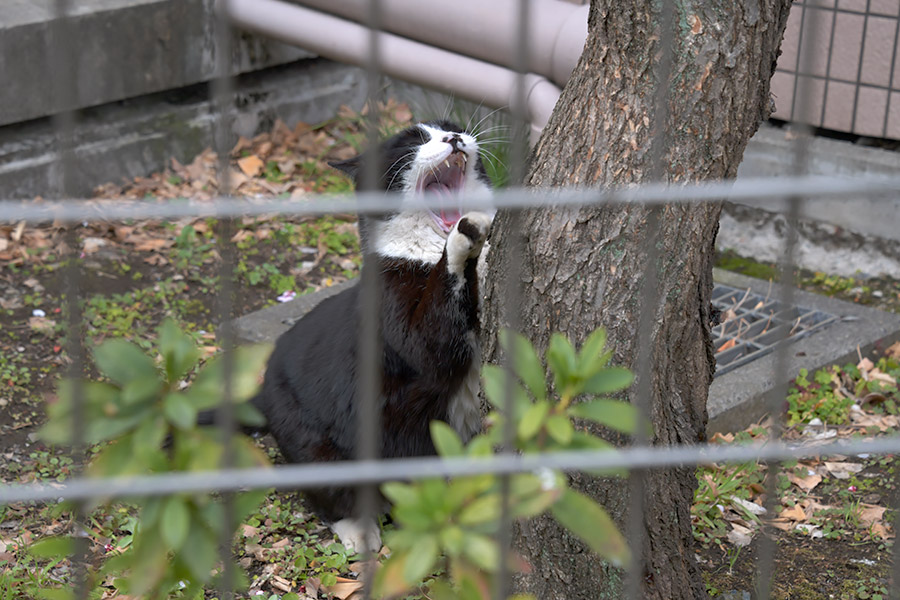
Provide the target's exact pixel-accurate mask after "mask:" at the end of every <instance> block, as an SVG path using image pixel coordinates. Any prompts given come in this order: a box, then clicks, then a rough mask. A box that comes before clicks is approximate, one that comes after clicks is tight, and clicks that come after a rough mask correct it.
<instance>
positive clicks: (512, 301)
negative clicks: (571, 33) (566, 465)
mask: <svg viewBox="0 0 900 600" xmlns="http://www.w3.org/2000/svg"><path fill="white" fill-rule="evenodd" d="M517 8H518V10H517V11H516V15H515V19H516V29H517V31H516V47H515V56H514V57H513V70H514V71H515V74H516V77H515V89H514V91H513V98H512V106H510V114H511V123H510V124H511V129H510V133H511V135H510V153H509V163H510V164H509V166H508V168H509V178H508V181H509V184H510V185H511V186H515V187H517V188H520V189H521V188H522V186H524V184H525V175H526V173H525V171H526V166H527V160H528V153H529V132H530V126H531V125H530V119H529V115H528V110H527V90H526V81H525V77H526V74H527V73H528V70H529V62H530V55H529V48H528V42H529V39H530V38H529V35H528V32H529V30H530V28H531V19H532V15H531V3H530V1H529V0H519V2H518V6H517ZM485 208H487V207H485ZM506 218H508V219H509V227H508V228H507V229H506V231H508V232H509V234H510V235H509V236H508V238H506V239H504V240H503V243H505V244H508V245H509V248H510V250H509V252H508V253H507V254H506V256H507V259H508V263H507V265H506V266H507V269H508V270H507V273H506V277H505V284H506V289H505V290H504V294H503V298H502V300H501V299H500V298H497V297H492V298H491V299H490V300H491V301H492V302H503V303H504V304H505V310H502V311H498V312H497V313H495V314H501V315H504V317H505V319H506V323H504V325H505V326H507V327H509V328H510V329H511V330H513V331H518V330H519V329H520V328H521V325H522V315H521V311H522V257H523V255H524V251H525V243H524V239H523V237H522V233H521V232H522V227H521V223H522V212H521V210H519V209H513V210H511V211H509V212H508V213H507V214H506ZM494 251H495V252H497V251H501V249H500V248H497V249H495V250H494ZM481 279H483V280H484V281H487V279H486V277H484V276H483V275H482V277H481ZM480 293H481V294H482V297H483V296H484V295H483V293H482V292H480ZM484 333H487V332H482V334H484ZM498 333H499V332H498ZM513 357H514V355H513V353H511V352H510V353H507V355H506V356H505V357H504V361H503V366H504V369H505V376H506V378H507V384H506V386H505V389H506V393H505V396H504V398H503V412H504V414H505V415H506V418H505V419H504V428H503V447H502V448H501V449H500V452H501V453H512V452H515V423H514V422H513V419H512V415H513V406H514V399H513V383H512V382H513V381H514V379H515V375H514V374H513V370H514V365H513V360H514V358H513ZM510 496H511V479H510V475H507V474H503V475H501V476H500V516H499V519H500V521H499V523H498V527H497V547H498V552H499V553H500V561H499V568H498V572H497V580H496V589H495V590H494V591H493V593H494V597H495V598H496V599H497V600H505V598H506V597H507V596H509V593H510V589H511V578H512V573H511V572H510V566H509V565H510V563H511V562H512V561H510V552H511V546H512V541H513V523H512V516H511V507H510Z"/></svg>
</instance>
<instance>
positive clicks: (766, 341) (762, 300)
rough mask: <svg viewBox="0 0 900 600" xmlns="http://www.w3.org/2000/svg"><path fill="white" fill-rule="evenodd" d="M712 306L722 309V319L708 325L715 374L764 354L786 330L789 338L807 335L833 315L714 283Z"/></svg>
mask: <svg viewBox="0 0 900 600" xmlns="http://www.w3.org/2000/svg"><path fill="white" fill-rule="evenodd" d="M712 303H713V306H715V307H716V308H718V309H719V310H721V311H722V323H721V324H720V325H716V326H715V327H713V329H712V335H713V345H714V346H715V348H716V376H719V375H724V374H725V373H727V372H729V371H731V370H733V369H736V368H738V367H739V366H741V365H745V364H747V363H748V362H750V361H752V360H756V359H757V358H759V357H761V356H765V355H766V354H768V353H769V352H771V351H772V350H774V349H775V346H776V345H777V344H778V342H779V341H780V340H782V339H784V336H785V333H787V334H788V335H789V336H790V338H791V340H796V339H799V338H801V337H803V336H805V335H808V334H809V333H810V332H811V331H813V330H816V329H820V328H822V327H823V326H824V325H827V324H828V323H832V322H834V321H837V320H838V317H836V316H835V315H832V314H829V313H826V312H822V311H820V310H811V309H808V308H803V307H802V306H786V305H785V304H783V303H781V302H778V301H777V300H772V299H771V298H768V297H766V296H761V295H759V294H754V293H752V292H750V291H749V290H742V289H738V288H733V287H730V286H727V285H722V284H719V283H717V284H715V287H714V288H713V294H712Z"/></svg>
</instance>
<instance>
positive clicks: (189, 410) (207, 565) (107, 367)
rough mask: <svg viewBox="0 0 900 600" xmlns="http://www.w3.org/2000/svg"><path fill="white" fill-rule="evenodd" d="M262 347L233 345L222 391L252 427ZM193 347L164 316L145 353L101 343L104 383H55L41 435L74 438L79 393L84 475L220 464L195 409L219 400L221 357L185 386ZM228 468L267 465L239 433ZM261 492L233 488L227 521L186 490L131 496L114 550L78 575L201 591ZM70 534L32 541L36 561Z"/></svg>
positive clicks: (148, 591)
mask: <svg viewBox="0 0 900 600" xmlns="http://www.w3.org/2000/svg"><path fill="white" fill-rule="evenodd" d="M268 353H269V349H268V348H267V347H266V346H252V347H247V348H238V349H236V350H235V351H234V354H233V357H232V358H233V360H232V361H231V362H232V375H231V394H232V398H233V400H234V402H235V405H234V412H235V417H236V419H237V420H238V421H239V422H241V423H244V424H249V425H254V424H259V423H260V422H261V420H262V416H261V415H260V414H259V413H258V412H257V411H256V410H255V409H254V408H253V407H252V406H251V405H250V404H248V403H246V402H245V401H246V400H247V399H249V398H250V397H251V396H252V395H253V394H254V393H255V391H256V388H257V385H258V383H257V376H258V374H259V371H260V370H261V369H262V367H263V364H264V362H265V360H266V358H267V356H268ZM199 359H200V352H199V350H198V349H197V347H196V345H195V344H194V342H193V341H192V340H191V338H190V337H189V336H188V335H187V334H185V333H184V332H182V331H181V330H180V329H179V328H178V326H177V325H176V324H175V322H174V321H172V320H167V321H165V322H164V323H163V324H162V325H161V326H160V328H159V331H158V343H157V347H156V348H155V352H154V353H153V354H151V355H148V354H146V353H144V351H142V350H141V349H140V348H139V347H138V346H136V345H134V344H132V343H130V342H127V341H125V340H122V339H113V340H109V341H107V342H104V343H103V344H101V345H100V346H99V347H97V349H96V350H95V351H94V364H95V366H96V367H97V370H98V371H99V372H100V373H101V374H102V375H103V376H104V378H105V380H104V381H83V380H79V381H75V380H63V381H61V382H60V385H59V401H58V402H57V403H55V404H53V405H51V406H50V407H49V408H48V416H49V421H48V423H47V425H46V426H45V427H44V428H43V429H42V430H41V437H42V439H43V440H44V441H46V442H49V443H52V444H71V443H73V441H74V440H73V437H72V427H73V423H74V414H73V411H74V404H75V402H74V400H75V395H76V394H80V395H81V397H82V399H83V406H82V414H83V418H82V422H83V423H84V432H83V433H84V435H83V439H82V440H81V441H83V442H85V443H88V444H101V445H102V447H101V448H100V450H99V451H98V452H97V453H96V454H95V455H94V456H93V458H92V459H91V461H90V464H89V465H88V466H87V468H86V475H87V476H92V477H114V476H126V475H143V474H151V473H164V472H173V471H182V472H191V471H208V470H212V469H216V468H219V467H221V466H222V461H223V456H224V451H225V446H224V443H223V441H222V440H221V439H220V435H219V433H218V432H217V431H215V430H212V429H209V428H206V429H204V428H198V427H197V426H196V425H197V414H198V412H199V411H201V410H206V409H211V408H214V407H215V406H217V405H218V404H219V403H220V402H221V399H222V398H223V397H224V396H225V372H224V365H223V357H222V356H219V357H216V358H214V359H213V360H211V361H209V362H208V363H207V364H206V365H204V367H203V368H202V369H199V371H197V372H196V375H195V376H194V378H193V382H192V383H191V385H189V386H187V387H184V386H183V381H184V378H185V377H187V376H188V375H190V374H191V373H193V372H194V371H195V370H196V369H197V364H198V361H199ZM232 448H233V453H232V456H233V465H234V466H235V467H251V466H260V465H267V464H268V460H267V458H266V456H265V455H264V454H263V453H262V452H260V451H259V450H258V449H257V448H256V446H255V445H254V444H253V443H252V442H251V441H250V440H249V439H247V438H246V437H243V436H235V438H234V439H233V440H232ZM264 493H265V492H264V491H255V492H249V493H243V494H236V495H235V496H234V501H233V502H232V506H233V511H232V514H231V518H232V520H231V522H226V519H225V513H224V508H223V506H222V504H221V503H219V502H215V501H214V500H213V498H212V497H211V495H210V494H203V493H190V494H188V493H186V494H176V495H171V496H164V497H163V496H159V497H149V498H133V499H130V500H131V502H132V503H133V504H134V505H135V506H136V508H137V512H138V518H137V519H136V520H135V521H134V525H133V532H132V533H133V535H132V536H131V537H130V538H129V540H128V542H129V543H128V544H127V545H126V547H124V548H122V547H121V546H120V547H119V549H120V550H122V552H121V553H119V554H116V555H115V556H113V557H112V558H109V559H108V560H106V561H105V562H104V563H103V565H102V566H101V567H100V568H99V569H97V570H89V571H88V573H87V575H88V578H89V584H90V585H91V587H93V586H94V585H96V584H97V583H99V582H100V581H102V580H103V579H105V578H107V577H109V576H117V577H118V579H116V580H115V585H116V587H117V588H118V589H119V590H120V591H122V592H123V593H126V594H129V595H132V596H140V597H147V598H165V597H168V595H169V594H170V592H172V591H173V590H180V591H179V594H181V596H182V597H196V596H197V595H198V594H201V595H202V589H203V586H204V585H205V584H206V583H208V582H210V581H211V580H212V578H213V573H214V572H215V566H216V561H217V560H218V558H219V545H220V544H221V542H222V540H223V539H229V538H228V537H226V535H227V536H230V535H231V532H233V530H234V529H235V528H236V526H237V524H238V523H239V522H240V519H243V518H244V517H245V516H246V515H247V514H249V513H250V512H251V511H252V510H253V509H254V508H255V507H256V506H257V505H258V504H259V502H260V500H261V499H262V497H263V496H264ZM76 543H77V542H76V540H75V539H73V538H67V537H56V538H49V539H45V540H41V541H40V542H38V543H36V544H34V545H33V546H32V548H31V550H30V551H31V553H32V554H33V555H34V556H36V557H42V558H52V559H54V560H58V559H59V558H61V557H64V556H66V555H68V554H71V553H72V552H73V550H74V548H75V546H76ZM34 593H35V595H38V596H44V597H48V596H52V597H54V598H69V597H72V594H73V593H74V592H72V591H71V590H69V589H65V588H56V589H51V590H46V589H45V590H36V591H35V592H34Z"/></svg>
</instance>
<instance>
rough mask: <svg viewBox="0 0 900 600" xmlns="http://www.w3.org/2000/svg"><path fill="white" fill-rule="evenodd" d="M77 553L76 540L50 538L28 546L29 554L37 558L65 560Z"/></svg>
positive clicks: (60, 537)
mask: <svg viewBox="0 0 900 600" xmlns="http://www.w3.org/2000/svg"><path fill="white" fill-rule="evenodd" d="M74 552H75V539H74V538H71V537H62V536H59V537H49V538H44V539H42V540H38V541H36V542H34V543H33V544H31V545H30V546H28V553H29V554H30V555H32V556H35V557H37V558H65V557H67V556H70V555H71V554H72V553H74Z"/></svg>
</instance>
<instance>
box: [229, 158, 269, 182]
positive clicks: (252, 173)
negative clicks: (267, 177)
mask: <svg viewBox="0 0 900 600" xmlns="http://www.w3.org/2000/svg"><path fill="white" fill-rule="evenodd" d="M237 163H238V166H239V167H240V168H241V171H243V172H244V175H246V176H247V177H256V176H257V175H259V174H260V173H262V170H263V167H265V166H266V165H265V163H264V162H263V161H262V159H261V158H260V157H258V156H256V155H255V154H251V155H250V156H245V157H244V158H241V159H239V160H238V161H237ZM235 187H237V186H235Z"/></svg>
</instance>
